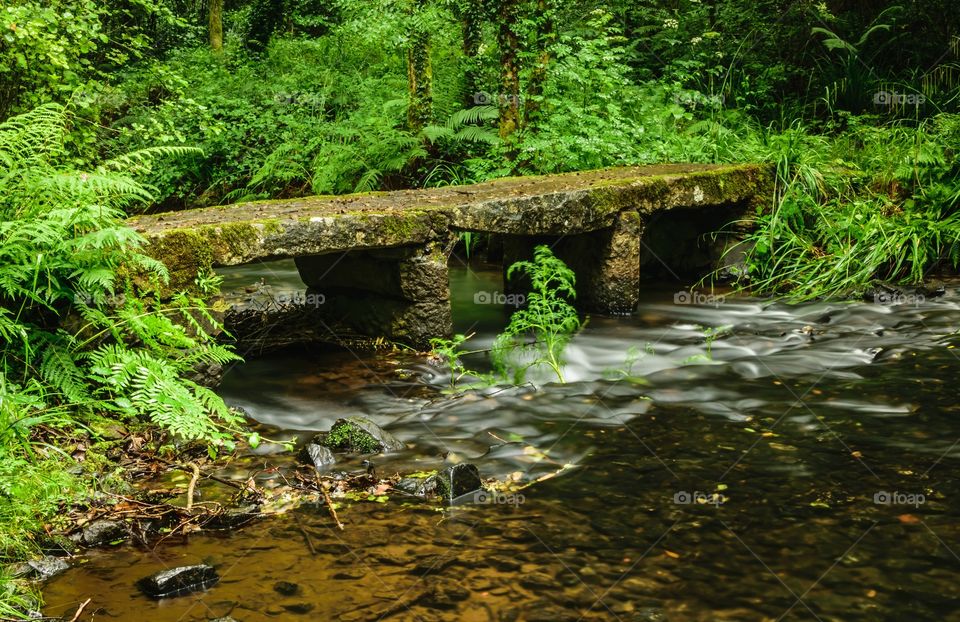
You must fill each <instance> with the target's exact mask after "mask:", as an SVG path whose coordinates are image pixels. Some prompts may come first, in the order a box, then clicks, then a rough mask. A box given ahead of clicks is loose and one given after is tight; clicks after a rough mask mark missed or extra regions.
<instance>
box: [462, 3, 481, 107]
mask: <svg viewBox="0 0 960 622" xmlns="http://www.w3.org/2000/svg"><path fill="white" fill-rule="evenodd" d="M460 21H461V25H462V28H463V104H464V106H466V107H467V108H469V107H470V106H476V105H478V104H486V103H487V102H484V101H482V99H481V96H480V91H481V88H480V70H481V60H480V43H481V42H482V41H483V11H482V8H481V6H480V3H478V2H467V3H466V5H465V6H464V7H463V9H462V13H461V17H460Z"/></svg>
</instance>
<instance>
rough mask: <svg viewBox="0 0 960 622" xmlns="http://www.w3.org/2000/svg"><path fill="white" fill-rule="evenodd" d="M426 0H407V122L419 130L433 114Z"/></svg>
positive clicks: (413, 128)
mask: <svg viewBox="0 0 960 622" xmlns="http://www.w3.org/2000/svg"><path fill="white" fill-rule="evenodd" d="M425 4H426V0H411V1H410V46H409V47H408V48H407V88H408V95H409V103H408V104H407V125H408V126H409V128H410V131H412V132H419V131H420V130H422V129H423V127H424V126H425V125H427V124H428V123H430V121H431V120H432V118H433V69H432V68H431V66H430V32H429V30H428V28H427V25H426V24H425V23H424V19H423V8H424V5H425Z"/></svg>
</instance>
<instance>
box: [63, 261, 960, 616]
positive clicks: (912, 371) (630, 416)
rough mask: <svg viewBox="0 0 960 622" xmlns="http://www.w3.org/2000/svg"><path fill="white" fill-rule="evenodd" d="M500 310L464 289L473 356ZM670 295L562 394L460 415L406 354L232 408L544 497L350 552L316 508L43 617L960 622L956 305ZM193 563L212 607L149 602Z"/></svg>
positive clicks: (252, 388)
mask: <svg viewBox="0 0 960 622" xmlns="http://www.w3.org/2000/svg"><path fill="white" fill-rule="evenodd" d="M261 276H264V278H265V279H266V280H267V281H268V282H270V283H272V284H274V285H275V287H290V288H296V287H299V279H298V278H297V277H296V272H295V270H294V269H293V268H292V265H291V264H289V263H282V262H280V263H278V264H275V265H272V266H269V267H268V268H263V267H261V268H259V272H257V271H255V269H253V268H244V269H239V270H235V271H234V272H233V273H232V274H231V275H230V277H229V279H228V281H229V282H228V285H230V284H244V283H248V282H250V281H252V280H254V279H255V278H260V277H261ZM501 287H502V286H501V283H500V279H499V273H498V271H496V270H466V269H455V270H453V272H452V274H451V288H452V291H453V295H454V319H455V322H456V323H457V330H458V331H461V332H476V336H475V337H474V339H473V340H472V343H474V344H475V346H476V348H477V349H483V348H484V347H486V346H487V345H489V343H490V341H491V339H492V337H493V335H494V334H495V333H496V331H497V329H498V328H500V327H502V326H503V324H504V323H505V321H506V318H507V317H508V315H509V312H510V310H511V309H510V308H506V309H505V308H503V307H500V306H495V305H489V304H479V303H482V302H484V301H486V300H487V299H489V298H495V296H491V295H487V294H484V292H486V293H490V292H494V291H497V290H499V289H501ZM675 289H676V288H670V287H663V288H657V287H654V286H649V287H648V288H646V289H645V291H644V295H643V300H642V302H641V304H640V307H639V309H638V311H637V313H636V314H635V315H634V316H632V317H629V318H606V317H591V318H590V320H589V323H588V324H587V326H586V328H585V329H584V331H583V332H582V333H581V334H580V335H578V336H577V337H576V338H575V340H574V341H573V343H572V344H571V346H570V348H569V350H568V353H567V356H568V359H569V365H568V367H567V370H566V375H567V380H568V383H567V384H550V383H545V382H544V381H545V380H546V378H545V377H541V378H536V377H534V378H533V381H534V382H533V383H532V384H528V385H524V386H521V387H512V388H502V387H501V388H499V389H489V390H485V391H479V392H468V393H466V394H460V395H452V394H445V393H443V392H442V389H443V388H444V387H445V386H446V385H447V383H448V382H449V378H448V377H447V376H445V375H444V373H443V370H441V369H438V368H437V367H435V366H432V365H430V364H429V363H428V362H427V361H425V360H423V359H422V358H420V357H418V356H416V355H413V354H379V355H359V356H358V355H355V354H353V353H351V352H329V351H310V350H304V351H301V352H297V353H291V352H285V353H282V354H277V355H273V356H270V357H267V358H262V359H259V360H253V361H251V362H249V363H246V364H243V365H241V366H238V367H236V368H234V369H232V370H231V371H230V372H229V373H228V374H227V376H226V379H225V382H224V384H223V386H222V389H221V391H222V394H223V395H224V397H225V398H226V399H227V400H228V402H230V403H232V404H235V405H239V406H243V407H244V408H245V409H246V410H247V411H248V412H249V413H250V414H251V415H252V416H253V417H254V418H256V419H257V420H258V421H260V422H262V423H264V424H266V425H267V426H268V427H267V428H265V429H266V430H267V431H268V432H269V433H270V434H272V435H273V436H274V437H281V436H284V435H299V436H305V435H307V434H309V431H312V430H324V429H328V428H329V426H330V424H331V423H333V421H335V420H336V419H337V418H339V417H343V416H349V415H355V414H362V415H365V416H369V417H371V418H373V419H375V420H376V421H378V422H379V423H381V424H382V425H384V426H385V427H387V428H388V429H389V430H390V431H391V432H393V433H394V434H395V435H397V436H398V437H399V438H400V439H402V440H404V441H405V442H406V443H407V445H408V448H409V449H408V450H407V451H405V452H401V453H399V454H397V455H391V456H382V457H378V458H376V459H375V464H376V468H377V469H378V472H380V473H381V474H384V473H390V472H394V471H401V472H406V471H410V470H413V469H432V468H437V467H439V466H442V465H444V464H450V463H453V462H457V461H469V462H473V463H475V464H477V465H478V466H479V468H480V470H481V472H482V474H483V475H484V476H485V477H496V478H498V479H501V480H503V479H513V480H516V481H517V482H521V483H523V482H532V481H534V480H539V481H537V483H535V484H534V485H532V486H529V487H527V488H525V489H523V490H522V492H521V493H520V494H519V495H514V496H500V497H496V496H495V497H492V498H490V499H488V501H489V502H488V503H486V504H482V503H481V504H477V503H474V504H465V505H456V506H454V507H450V508H440V507H438V506H437V505H436V504H435V503H429V502H421V501H414V500H406V499H403V498H401V497H397V496H394V497H392V498H391V499H390V500H389V501H388V502H387V503H367V502H358V503H354V504H352V505H351V506H350V507H348V508H343V509H341V511H340V517H341V520H343V522H344V523H345V529H344V530H343V531H339V530H336V529H335V528H334V527H333V525H332V522H331V519H330V517H329V515H328V513H327V511H326V509H325V508H324V507H322V506H320V507H316V506H309V507H302V508H300V509H299V510H296V511H294V512H290V513H288V514H285V515H283V516H279V517H273V518H268V519H265V520H262V521H260V522H258V523H255V524H253V525H252V526H249V527H247V528H244V529H242V530H240V531H237V532H235V533H231V534H227V535H217V534H203V533H201V534H198V535H193V536H190V537H189V539H188V540H185V541H178V542H168V543H166V544H164V545H161V546H160V547H158V548H157V549H156V550H153V551H148V550H142V549H139V548H136V547H134V546H132V545H124V546H120V547H118V548H115V549H111V550H106V551H98V552H93V553H91V554H89V555H88V556H87V557H86V558H85V560H84V563H82V564H80V565H78V566H76V567H75V568H73V569H71V570H69V571H68V572H67V573H65V574H64V575H61V576H60V577H58V578H56V579H54V580H53V581H52V582H51V583H50V584H49V585H48V586H47V587H46V590H45V597H46V599H47V602H48V607H47V613H48V614H62V613H64V612H67V611H72V610H73V609H75V608H76V606H77V604H78V603H79V602H81V601H83V600H85V599H87V598H92V599H93V600H92V602H91V604H90V605H89V606H88V608H87V610H86V613H85V614H84V617H83V618H81V619H91V618H89V615H90V613H95V618H94V619H97V620H101V619H116V620H151V621H168V620H169V621H178V620H209V619H212V618H216V617H218V616H223V615H228V614H229V615H231V616H232V617H233V618H235V619H236V620H238V621H239V622H254V621H260V620H301V619H302V620H310V619H321V620H326V619H331V620H346V621H349V620H358V621H360V620H363V621H368V620H369V621H373V620H423V621H433V620H480V621H488V620H496V621H499V620H526V621H536V620H542V621H563V620H624V621H628V620H634V621H635V620H649V621H652V620H659V621H694V620H697V621H699V620H702V621H711V620H780V619H784V620H824V621H826V620H837V621H839V620H902V619H912V620H960V557H958V555H960V521H958V516H960V501H958V499H960V480H958V478H957V477H956V476H955V473H956V471H957V469H958V466H960V406H958V399H957V398H958V397H960V391H958V385H957V383H958V374H957V372H958V371H960V360H958V350H957V349H956V348H955V345H956V344H958V343H960V339H958V338H957V337H956V332H957V330H958V328H960V294H958V291H957V288H956V287H955V286H954V287H948V289H947V295H946V296H944V297H942V298H938V299H935V300H924V301H918V300H910V301H908V302H909V303H910V304H901V305H895V306H887V305H880V304H868V303H814V304H805V305H797V306H790V305H785V304H777V303H769V302H764V301H758V300H751V299H745V298H736V297H726V298H723V297H719V298H714V299H710V300H708V302H709V303H711V304H683V303H685V302H688V301H689V300H688V299H690V298H691V296H689V295H687V296H684V295H680V296H677V295H676V294H675ZM478 292H480V293H479V294H478ZM693 298H697V297H696V296H694V297H693ZM698 300H700V301H701V302H702V299H698ZM716 329H719V330H716ZM468 363H470V364H472V365H477V366H482V365H484V364H485V361H484V354H483V353H479V354H476V355H474V356H473V359H472V360H469V361H468ZM534 385H536V386H534ZM271 447H272V446H271V445H269V444H267V445H265V446H263V447H262V448H261V449H260V450H259V451H260V452H261V453H267V452H269V451H271ZM271 459H275V457H274V458H271V457H269V456H262V455H258V456H256V457H253V458H250V459H249V460H250V461H252V462H253V463H254V464H253V465H251V464H249V463H247V464H246V465H245V467H244V468H247V467H249V468H250V469H252V468H254V467H255V466H260V465H262V464H263V463H265V462H266V461H268V460H271ZM342 467H343V468H346V469H351V468H361V466H360V465H359V464H356V463H351V462H347V463H346V464H344V465H342ZM238 468H239V467H238ZM199 562H206V563H210V564H213V565H214V566H216V567H217V569H218V571H219V572H220V574H221V575H222V577H223V579H222V581H221V582H220V583H219V584H218V585H217V586H215V587H213V588H211V589H209V590H208V591H206V592H204V593H201V594H194V595H191V596H185V597H180V598H175V599H168V600H164V601H160V602H155V601H151V600H149V599H147V598H146V597H144V596H142V595H141V594H139V593H138V591H137V590H136V587H135V586H134V582H135V581H136V579H138V578H140V577H142V576H146V575H148V574H151V573H153V572H155V571H157V570H160V569H162V568H165V567H171V566H175V565H186V564H193V563H199ZM279 581H287V582H291V583H294V584H296V588H295V589H286V590H281V591H285V592H287V594H283V593H280V592H278V591H277V590H276V589H275V587H278V586H276V584H277V582H279ZM279 587H281V588H283V587H284V586H279ZM286 587H287V588H289V586H286ZM291 591H292V592H293V593H290V592H291Z"/></svg>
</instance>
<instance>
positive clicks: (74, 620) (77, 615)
mask: <svg viewBox="0 0 960 622" xmlns="http://www.w3.org/2000/svg"><path fill="white" fill-rule="evenodd" d="M91 600H93V599H92V598H88V599H87V600H85V601H83V602H82V603H80V606H79V607H77V612H76V613H75V614H73V617H72V618H70V622H77V620H79V619H80V614H81V613H83V608H84V607H86V606H87V605H89V604H90V601H91Z"/></svg>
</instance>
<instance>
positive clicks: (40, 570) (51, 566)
mask: <svg viewBox="0 0 960 622" xmlns="http://www.w3.org/2000/svg"><path fill="white" fill-rule="evenodd" d="M27 565H28V566H30V569H31V570H32V571H33V572H32V574H33V576H35V577H36V578H38V579H40V580H41V581H45V580H46V579H49V578H50V577H53V576H55V575H58V574H60V573H61V572H63V571H64V570H67V569H68V568H70V564H68V563H67V562H65V561H64V560H62V559H60V558H59V557H54V556H53V555H45V556H44V557H42V558H41V559H36V560H32V561H29V562H27Z"/></svg>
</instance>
